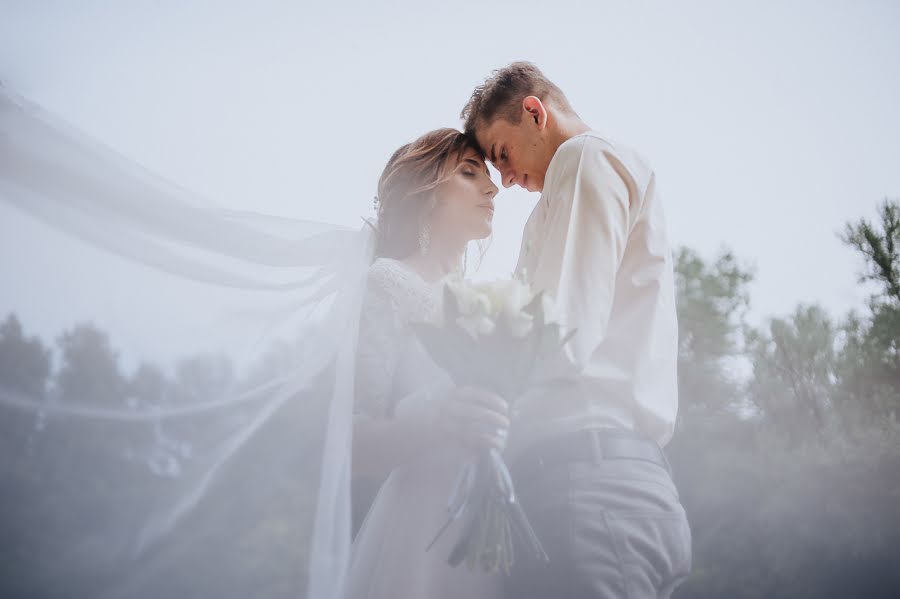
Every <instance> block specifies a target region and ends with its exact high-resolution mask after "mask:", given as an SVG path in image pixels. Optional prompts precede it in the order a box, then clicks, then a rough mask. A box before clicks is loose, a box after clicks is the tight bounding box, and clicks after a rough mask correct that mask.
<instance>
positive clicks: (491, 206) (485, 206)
mask: <svg viewBox="0 0 900 599" xmlns="http://www.w3.org/2000/svg"><path fill="white" fill-rule="evenodd" d="M479 207H480V208H484V209H485V210H487V211H488V212H490V213H491V216H493V215H494V205H493V204H480V205H479Z"/></svg>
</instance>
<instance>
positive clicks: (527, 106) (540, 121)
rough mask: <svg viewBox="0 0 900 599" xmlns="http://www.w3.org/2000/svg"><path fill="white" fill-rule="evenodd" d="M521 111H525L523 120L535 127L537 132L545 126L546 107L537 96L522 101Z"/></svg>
mask: <svg viewBox="0 0 900 599" xmlns="http://www.w3.org/2000/svg"><path fill="white" fill-rule="evenodd" d="M522 110H524V111H525V114H524V115H523V116H524V118H527V119H529V121H530V122H532V123H534V124H535V125H537V128H538V129H539V130H543V129H544V127H546V126H547V107H546V106H544V103H543V102H541V99H540V98H538V97H537V96H528V97H526V98H525V99H524V100H522Z"/></svg>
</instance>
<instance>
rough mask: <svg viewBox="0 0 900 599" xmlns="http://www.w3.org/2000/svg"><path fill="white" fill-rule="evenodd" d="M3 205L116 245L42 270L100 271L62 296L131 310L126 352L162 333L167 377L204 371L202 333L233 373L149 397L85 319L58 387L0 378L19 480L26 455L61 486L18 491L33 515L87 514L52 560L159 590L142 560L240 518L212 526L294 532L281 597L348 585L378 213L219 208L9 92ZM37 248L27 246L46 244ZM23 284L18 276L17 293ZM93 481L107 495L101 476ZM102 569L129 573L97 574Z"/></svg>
mask: <svg viewBox="0 0 900 599" xmlns="http://www.w3.org/2000/svg"><path fill="white" fill-rule="evenodd" d="M0 204H6V205H7V208H10V209H13V210H15V211H17V212H21V213H23V214H24V215H27V218H28V219H29V221H31V220H33V221H34V222H35V223H38V226H40V227H42V228H43V229H46V230H47V231H48V232H50V233H48V234H58V235H62V236H64V237H66V238H68V239H69V241H68V242H67V243H73V242H72V241H71V240H72V239H76V240H77V242H74V243H75V244H76V245H78V246H79V247H80V246H85V248H87V250H86V251H88V252H91V253H89V254H86V255H88V256H91V257H94V256H104V257H103V258H97V261H96V262H92V260H94V258H89V259H80V258H78V255H71V256H70V255H60V256H59V257H58V270H57V269H55V268H54V269H51V271H50V272H41V273H28V276H39V277H42V278H46V279H53V278H54V277H59V278H60V280H62V281H70V280H71V278H68V279H67V278H66V277H72V276H73V275H72V271H73V269H84V270H86V271H90V275H91V280H90V282H89V283H84V284H76V285H71V284H69V286H68V287H66V288H65V289H66V291H65V294H64V296H61V297H59V298H57V300H58V301H59V302H61V303H63V304H67V303H69V302H75V301H76V300H77V301H79V302H81V304H82V305H87V306H91V307H93V308H96V317H97V318H101V319H102V317H103V316H104V314H110V313H116V314H118V315H120V316H122V317H123V321H124V322H125V323H126V325H124V329H125V331H124V333H122V335H121V336H120V337H117V333H119V332H117V331H108V333H109V336H110V337H109V339H110V341H109V342H110V343H111V344H113V345H115V347H116V348H117V349H118V350H120V351H121V356H123V357H130V358H131V359H133V360H135V361H141V360H143V359H144V358H145V356H142V355H141V352H142V351H144V350H145V349H146V348H147V347H156V346H161V347H164V348H166V349H164V350H162V351H163V355H162V357H160V355H159V353H157V354H156V355H155V356H151V357H150V358H152V359H155V360H159V361H162V362H163V363H164V364H163V365H162V366H161V367H160V368H159V369H158V370H159V371H161V372H162V376H161V377H158V378H161V379H162V380H164V381H165V380H168V379H167V377H168V378H172V377H175V376H176V375H173V374H167V373H168V372H169V371H172V372H180V373H181V375H183V377H182V378H187V379H190V377H189V376H187V375H186V374H185V368H184V364H185V363H184V362H181V363H180V364H181V366H180V367H179V366H178V364H179V362H178V360H179V359H180V358H184V357H185V356H182V355H178V352H181V351H186V350H184V349H182V347H181V346H179V345H178V344H177V343H176V340H175V339H176V338H183V339H185V340H186V342H187V345H186V347H187V346H190V348H191V351H196V349H197V348H202V349H203V351H207V352H220V353H221V354H225V355H226V356H227V362H226V363H227V364H228V365H229V366H228V368H231V369H232V370H233V372H234V375H233V376H231V377H230V379H229V381H228V382H227V383H226V384H221V385H219V386H218V387H215V386H213V387H214V388H215V393H214V394H209V391H208V390H209V388H210V387H209V386H207V387H206V388H204V387H203V385H199V387H198V388H199V390H198V391H197V392H196V393H193V394H191V393H186V392H185V391H184V389H183V388H182V389H180V390H177V392H176V391H172V390H171V388H170V387H167V386H166V385H165V384H163V385H162V388H163V391H159V390H158V389H157V391H156V392H154V393H142V392H139V391H136V390H135V384H133V383H134V380H135V378H137V375H135V376H134V377H132V378H129V377H128V376H125V375H123V377H122V380H119V379H116V380H115V381H113V382H110V383H109V384H103V379H102V378H98V377H97V376H94V375H95V374H96V373H95V372H93V371H92V370H91V366H90V364H88V365H87V366H84V364H83V363H82V362H78V355H79V354H78V348H79V347H81V349H82V350H83V351H82V354H84V353H85V352H86V351H87V349H85V348H86V347H93V348H94V349H95V350H96V351H100V350H102V349H103V347H104V346H103V343H102V339H101V341H97V340H96V338H95V339H94V341H96V343H94V345H91V341H90V339H91V338H90V335H88V334H87V332H86V331H89V330H90V329H82V330H81V336H80V337H79V335H78V334H76V333H75V332H73V333H71V334H69V335H68V336H65V335H64V336H63V338H61V339H62V341H61V343H62V344H63V345H64V346H65V347H66V348H67V349H65V348H64V349H63V350H62V351H61V353H62V354H63V355H62V356H56V358H57V360H56V361H57V362H60V363H59V364H57V368H56V369H55V370H56V371H57V376H56V379H55V382H51V383H49V384H47V385H46V386H41V385H39V386H37V387H34V386H31V387H29V386H28V385H24V384H23V385H17V384H15V380H13V381H12V383H10V381H9V380H5V381H0V411H2V413H3V416H2V418H3V419H5V420H6V421H7V423H10V422H13V421H15V422H16V423H18V425H19V428H20V429H21V430H23V431H24V432H23V433H22V439H25V440H23V441H21V443H18V444H16V443H14V442H13V441H9V443H10V445H8V446H7V448H5V449H9V448H12V449H11V451H12V454H10V453H7V455H8V458H7V459H5V460H3V461H2V462H0V463H4V462H5V465H4V469H7V472H6V473H5V475H4V478H5V479H6V480H7V481H9V480H12V481H15V480H18V479H16V478H15V477H13V478H10V477H9V476H6V474H10V472H12V470H13V469H18V471H20V474H21V471H26V472H30V474H29V476H32V475H33V476H32V478H34V477H35V476H36V477H39V478H40V477H44V478H45V479H46V480H47V481H49V482H47V483H46V485H45V486H43V487H42V486H40V485H35V486H29V487H27V488H25V489H22V488H19V489H17V490H11V489H7V492H8V493H12V494H15V493H14V491H16V492H18V499H17V501H18V505H17V507H16V508H15V509H16V510H17V511H16V512H15V513H17V514H18V513H26V512H27V509H34V510H45V511H42V512H41V513H40V515H39V516H38V518H40V519H41V521H43V522H45V523H46V525H47V526H48V529H49V527H53V526H56V525H57V524H58V523H59V522H65V521H66V518H65V517H64V516H63V515H61V514H62V513H63V512H65V513H68V514H70V515H71V517H72V518H74V519H75V520H76V521H77V522H76V523H74V524H71V525H70V526H69V530H68V532H66V533H65V534H64V533H59V539H58V541H54V542H50V543H48V544H47V546H49V547H51V549H49V550H48V551H51V552H52V560H51V561H53V562H54V563H57V564H59V563H65V562H66V560H75V561H74V562H72V563H74V564H77V568H75V569H77V570H78V571H80V572H83V573H86V574H85V576H86V578H88V579H90V580H92V581H94V582H93V584H95V585H96V588H95V589H94V591H96V593H95V596H143V595H142V593H150V592H154V590H155V589H156V587H155V586H154V582H153V581H146V580H141V578H140V574H139V573H134V572H133V571H132V570H130V569H129V566H128V564H134V563H143V562H142V561H141V560H146V559H148V558H149V557H153V556H159V555H165V554H166V552H170V551H171V552H174V551H176V549H174V548H175V547H177V546H180V545H181V544H182V542H183V541H184V538H185V536H186V535H188V534H189V532H190V530H191V522H192V521H194V520H196V519H197V518H202V514H207V515H209V514H218V513H222V514H226V515H223V516H222V518H221V519H220V520H217V521H215V522H214V523H213V525H212V528H214V529H217V534H219V535H220V536H218V537H216V538H217V539H219V540H220V541H221V540H222V539H228V538H229V537H228V533H227V530H228V529H229V527H231V526H233V525H236V523H238V522H244V523H245V524H246V523H250V525H255V524H258V523H260V522H270V525H271V526H286V527H287V528H289V529H290V530H291V531H292V534H293V536H289V537H288V538H287V540H286V541H285V542H284V547H286V549H284V550H283V551H279V553H278V554H277V555H274V556H266V557H265V559H266V561H271V560H272V559H275V560H283V561H285V562H286V563H287V565H286V566H285V567H286V568H288V569H290V568H294V569H295V570H296V571H297V575H296V577H295V578H291V579H290V582H289V583H287V586H286V587H279V593H280V594H279V593H275V592H273V593H271V594H269V595H266V596H281V595H283V596H303V595H304V593H305V596H307V597H309V598H310V599H325V598H330V597H338V596H339V595H340V593H341V585H342V582H343V580H344V573H345V570H346V567H347V562H348V557H349V549H350V543H351V497H350V457H351V451H350V449H351V432H352V431H351V426H352V403H353V386H354V371H355V367H354V354H355V345H356V335H357V330H358V320H359V312H360V306H361V302H362V301H363V296H364V292H365V280H366V270H367V268H368V266H369V265H370V263H371V260H372V246H373V243H372V231H371V227H370V226H369V224H367V223H361V225H360V227H359V228H356V229H354V228H347V227H341V226H337V225H330V224H325V223H317V222H308V221H300V220H292V219H287V218H279V217H276V216H267V215H262V214H255V213H246V212H234V211H229V210H224V209H221V208H217V207H216V206H215V205H214V204H213V203H210V202H208V201H206V200H205V199H203V198H199V197H197V196H195V195H194V194H192V193H190V192H188V191H187V190H184V189H181V188H179V187H178V186H177V185H174V184H172V183H170V182H167V181H165V180H164V179H162V178H161V177H158V176H155V175H154V174H153V173H150V172H147V171H146V170H144V169H143V168H141V167H140V166H139V165H137V164H135V163H134V162H132V161H129V160H128V159H126V158H124V157H122V156H120V155H118V154H117V153H115V152H113V151H111V150H110V149H108V148H106V147H104V146H103V145H102V144H100V143H98V142H97V141H95V140H93V139H91V137H90V136H89V135H87V134H85V133H82V132H80V131H78V130H76V129H75V128H73V127H71V126H69V125H67V124H66V123H65V122H62V121H61V120H59V119H57V118H55V117H53V116H52V115H50V114H48V113H47V112H46V111H44V110H42V109H41V108H40V107H38V106H36V105H34V104H32V103H30V102H29V101H27V100H25V99H23V98H21V97H19V96H17V95H16V94H14V93H12V92H11V91H10V90H8V89H4V88H2V87H0ZM34 243H35V244H36V246H37V247H22V248H21V251H22V253H23V254H27V253H29V252H37V251H41V250H42V248H41V247H39V246H40V244H41V243H42V241H40V240H35V242H34ZM97 250H99V251H97ZM86 260H87V262H86ZM104 260H106V261H104ZM107 267H108V268H109V270H108V271H107V270H105V269H106V268H107ZM107 272H108V273H109V274H108V275H107V274H106V273H107ZM122 273H127V277H128V278H127V281H128V282H127V283H122V282H121V281H123V280H124V279H122ZM15 276H25V275H15ZM21 283H22V281H17V280H15V278H14V275H12V274H10V273H7V274H5V275H4V280H3V282H2V287H4V288H6V289H12V288H13V286H16V285H19V284H21ZM107 287H108V288H107ZM29 324H30V323H29V322H27V321H26V322H23V323H22V325H23V326H24V327H25V328H26V329H27V327H28V326H29ZM8 325H9V322H8V323H7V326H8ZM7 332H8V331H7ZM95 332H96V331H95ZM95 337H96V335H95ZM78 343H81V345H80V346H79V345H78ZM167 344H168V345H167ZM97 348H100V349H99V350H98V349H97ZM67 352H68V353H67ZM100 353H102V351H100ZM109 353H110V355H114V354H112V353H111V352H109ZM216 355H218V354H216ZM83 362H84V363H88V362H89V360H88V361H87V362H85V361H84V360H83ZM79 364H81V365H82V366H81V367H79ZM172 364H175V365H176V366H174V367H173V366H172ZM79 368H80V369H79ZM173 368H174V370H172V369H173ZM179 368H181V370H180V371H179V370H178V369H179ZM167 369H168V370H167ZM187 370H190V369H187ZM201 370H202V369H201ZM66 377H68V378H66ZM7 378H8V377H7ZM13 378H14V377H13ZM200 378H202V377H200ZM123 380H124V381H125V382H124V383H123V382H122V381H123ZM166 389H169V391H166ZM204 389H205V390H204ZM54 435H55V436H54ZM61 439H62V440H65V442H64V443H63V442H61V441H60V440H61ZM29 480H31V479H29ZM88 482H89V483H90V485H93V486H96V485H102V489H103V490H102V491H101V492H91V491H89V490H87V489H85V488H84V486H85V485H86V484H87V483H88ZM8 484H11V483H8ZM38 492H40V493H41V496H40V497H38V496H29V495H28V493H38ZM49 493H52V494H55V495H56V496H58V500H57V501H56V503H54V504H49V503H48V502H47V498H46V494H49ZM298 495H306V496H307V497H305V498H303V497H298ZM7 496H9V495H7ZM53 505H56V506H57V508H54V507H53ZM275 505H278V506H280V507H277V508H276V507H273V506H275ZM285 506H287V507H285ZM26 508H27V509H26ZM279 510H280V511H279ZM242 512H245V513H242ZM275 512H278V515H277V517H275V518H274V519H272V518H269V516H271V514H273V513H275ZM88 514H93V516H87V515H88ZM272 522H274V524H272ZM286 522H287V524H285V523H286ZM8 524H9V526H12V527H13V528H15V526H14V523H8ZM29 530H30V529H29ZM185 531H188V532H185ZM34 533H35V534H38V531H34ZM16 534H17V535H18V536H16V541H12V542H21V543H23V545H29V546H30V542H31V539H29V538H27V535H28V534H29V533H28V532H27V531H26V532H23V531H21V530H17V533H16ZM235 538H237V536H235ZM279 538H281V539H282V540H284V536H282V537H279ZM235 542H237V541H235ZM224 544H226V545H227V542H226V543H224ZM42 547H45V546H42ZM45 548H46V547H45ZM222 549H223V550H224V549H225V547H222ZM206 550H207V551H208V550H209V547H207V548H206ZM179 551H180V550H179ZM179 555H182V556H184V555H189V554H184V553H180V554H179ZM76 556H77V557H76ZM179 559H181V558H179ZM185 560H186V561H185V562H183V563H182V564H181V567H182V568H184V569H190V568H191V567H192V565H191V563H190V560H189V558H185ZM94 568H96V570H97V572H98V573H102V572H106V573H107V574H108V573H109V572H115V573H116V574H115V575H112V576H111V577H107V578H103V576H102V575H101V574H98V577H97V578H92V577H91V574H90V573H91V571H92V569H94ZM138 570H140V568H139V569H138ZM226 574H227V573H226V572H222V571H219V572H218V573H217V575H222V576H224V575H226ZM197 576H202V574H200V573H199V572H198V573H197ZM112 580H114V581H115V582H114V583H113V582H109V584H107V582H108V581H112ZM155 582H156V583H158V582H159V581H158V580H157V581H155ZM294 587H300V588H294ZM198 588H200V589H202V588H203V587H202V585H201V586H200V587H198ZM260 594H262V593H260Z"/></svg>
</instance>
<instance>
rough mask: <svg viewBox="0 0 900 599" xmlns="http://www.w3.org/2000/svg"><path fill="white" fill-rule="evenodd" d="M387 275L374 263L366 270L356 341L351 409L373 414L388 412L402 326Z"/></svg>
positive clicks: (383, 415) (382, 415) (368, 414)
mask: <svg viewBox="0 0 900 599" xmlns="http://www.w3.org/2000/svg"><path fill="white" fill-rule="evenodd" d="M386 277H387V274H386V273H385V272H384V269H381V268H378V266H377V265H374V266H373V267H372V268H371V269H370V270H369V274H368V283H367V289H366V297H365V301H364V302H363V307H362V314H361V315H360V323H359V341H358V343H357V354H356V398H355V404H354V412H355V413H356V414H360V415H365V416H370V417H373V418H384V417H387V416H389V413H390V410H389V405H388V396H389V394H390V392H391V386H392V382H393V379H394V373H395V372H396V369H397V361H398V356H399V353H400V337H401V335H402V329H403V326H402V322H401V319H400V314H399V312H398V309H397V306H396V302H394V301H393V299H392V297H391V293H390V291H389V289H390V287H389V284H388V282H387V281H386Z"/></svg>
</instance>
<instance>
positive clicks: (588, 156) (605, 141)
mask: <svg viewBox="0 0 900 599" xmlns="http://www.w3.org/2000/svg"><path fill="white" fill-rule="evenodd" d="M556 158H559V163H560V166H562V167H564V166H565V165H567V164H573V163H574V164H579V165H587V166H589V165H590V163H591V162H592V161H609V162H614V163H616V166H618V167H621V168H620V169H617V170H621V169H624V171H625V173H627V175H628V176H629V177H630V178H631V179H632V180H633V181H634V182H635V183H636V184H637V186H638V187H643V186H642V185H641V184H640V183H641V182H646V181H647V180H649V179H650V178H651V177H652V175H653V168H652V166H651V165H650V162H649V161H648V160H647V158H646V157H644V155H643V154H641V153H640V152H638V151H637V150H636V149H635V148H633V147H632V146H630V145H628V144H626V143H623V142H621V141H618V140H616V139H614V138H612V137H609V136H607V135H605V134H603V133H600V132H598V131H594V130H591V131H586V132H584V133H581V134H579V135H575V136H573V137H570V138H569V139H567V140H566V141H564V142H563V143H562V144H561V145H560V146H559V149H558V150H557V156H555V157H554V161H556Z"/></svg>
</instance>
